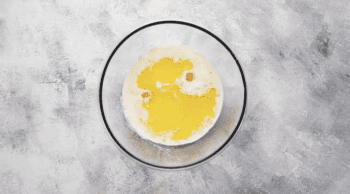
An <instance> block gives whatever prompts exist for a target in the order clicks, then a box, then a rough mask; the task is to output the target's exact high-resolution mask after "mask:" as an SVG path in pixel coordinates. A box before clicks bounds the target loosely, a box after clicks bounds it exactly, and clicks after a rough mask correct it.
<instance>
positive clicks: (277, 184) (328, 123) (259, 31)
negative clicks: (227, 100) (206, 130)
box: [0, 0, 350, 194]
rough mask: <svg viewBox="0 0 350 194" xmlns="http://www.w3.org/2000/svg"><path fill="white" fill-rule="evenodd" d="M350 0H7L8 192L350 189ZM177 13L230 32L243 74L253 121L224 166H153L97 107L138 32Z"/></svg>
mask: <svg viewBox="0 0 350 194" xmlns="http://www.w3.org/2000/svg"><path fill="white" fill-rule="evenodd" d="M349 18H350V1H347V0H342V1H341V0H337V1H326V0H305V1H298V0H285V1H254V0H244V1H243V0H238V1H219V2H217V1H214V0H213V1H151V0H145V1H133V2H131V1H104V0H102V1H71V0H66V1H61V0H56V1H55V0H52V1H50V0H40V1H26V0H23V1H19V0H0V65H1V66H0V67H1V68H0V79H1V80H0V193H1V194H7V193H11V194H12V193H45V194H46V193H73V194H77V193H84V194H86V193H332V194H333V193H349V190H350V170H349V168H350V149H349V148H350V132H349V130H350V129H349V127H350V119H349V117H350V98H349V96H350V68H349V63H350V55H349V49H350V20H349ZM164 19H177V20H183V21H187V22H192V23H195V24H197V25H200V26H202V27H204V28H207V29H208V30H210V31H212V32H213V33H214V34H216V35H217V36H219V37H220V38H222V39H223V40H224V41H225V42H226V43H227V44H228V45H229V46H230V47H231V49H232V50H233V52H234V53H235V54H236V56H237V58H238V59H239V61H240V62H241V65H242V67H243V69H244V71H245V74H246V78H247V84H248V91H249V93H248V95H249V101H248V102H249V103H248V108H247V112H246V119H245V121H244V123H243V125H242V127H241V130H240V131H239V133H238V134H237V136H236V138H235V139H234V141H233V142H232V143H231V144H230V145H229V147H228V148H227V149H226V150H225V151H224V152H223V153H222V154H221V155H220V156H218V157H216V158H215V159H214V160H211V161H210V162H209V163H207V164H205V165H202V166H200V167H198V168H193V169H191V170H186V171H177V172H164V171H156V170H152V169H148V168H146V167H144V166H141V165H139V164H137V163H135V162H134V161H132V160H130V159H129V158H127V157H126V156H125V155H124V154H123V153H121V152H120V151H119V150H118V149H116V147H115V145H114V144H113V142H112V141H111V140H110V138H109V137H108V135H107V133H105V129H104V125H103V122H102V121H101V117H100V112H99V107H98V94H97V92H98V87H99V78H100V75H101V73H102V70H103V67H104V65H105V64H104V62H105V60H106V58H107V57H108V56H109V54H110V52H111V51H112V50H113V49H114V47H115V46H116V45H117V44H118V43H119V41H121V40H122V38H124V37H125V36H126V35H127V34H128V33H130V32H131V31H132V30H134V29H135V28H138V27H140V26H141V25H144V24H146V23H150V22H153V21H158V20H164Z"/></svg>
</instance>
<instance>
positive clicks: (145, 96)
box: [141, 92, 149, 98]
mask: <svg viewBox="0 0 350 194" xmlns="http://www.w3.org/2000/svg"><path fill="white" fill-rule="evenodd" d="M141 96H142V98H147V97H149V93H148V92H144V93H143V94H142V95H141Z"/></svg>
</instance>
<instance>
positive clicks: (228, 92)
mask: <svg viewBox="0 0 350 194" xmlns="http://www.w3.org/2000/svg"><path fill="white" fill-rule="evenodd" d="M165 46H183V47H188V48H190V49H192V50H194V51H196V52H198V53H200V54H202V55H203V56H204V57H205V58H206V59H207V60H208V61H209V62H210V64H211V65H212V66H214V68H215V70H216V71H217V73H218V75H219V76H220V78H221V82H222V86H223V90H224V98H223V106H222V110H221V114H220V116H219V118H218V120H217V122H216V123H215V125H214V126H213V127H212V128H211V129H210V131H209V132H208V133H207V134H206V135H204V136H203V137H202V138H200V139H199V140H197V141H195V142H193V143H190V144H185V145H181V146H165V145H161V144H155V143H153V142H151V141H149V140H144V139H142V138H141V137H140V136H139V135H138V134H137V133H136V132H134V131H132V130H131V129H130V128H129V127H128V125H127V122H126V119H125V117H124V113H123V108H122V99H121V97H122V89H123V83H124V80H125V77H126V76H127V74H128V72H129V70H130V69H131V67H132V65H133V64H134V62H135V61H136V60H140V59H141V57H142V55H144V54H145V53H147V52H149V51H151V50H152V49H154V48H158V47H165ZM100 103H101V104H100V105H101V111H102V116H103V118H104V122H105V124H106V127H107V130H108V132H109V134H110V135H111V137H112V139H113V141H115V143H116V144H117V145H118V147H120V148H121V149H122V150H123V151H124V152H125V153H126V154H127V155H129V156H131V157H132V158H134V159H136V160H137V161H139V162H141V163H143V164H146V165H148V166H152V167H156V168H163V169H177V168H186V167H190V166H194V165H197V164H200V163H202V162H204V161H206V160H208V159H209V158H211V157H212V156H214V155H215V154H217V153H218V152H219V151H220V150H222V149H223V147H225V145H226V144H227V143H228V142H229V141H230V139H231V138H232V137H233V135H234V134H235V132H236V131H237V129H238V127H239V124H240V122H241V120H242V117H243V112H244V108H245V103H246V87H245V81H244V76H243V72H242V70H241V69H240V66H239V64H238V63H237V62H236V60H235V58H234V56H233V55H231V53H230V51H229V50H228V48H226V47H225V46H224V45H223V44H222V43H221V42H220V41H219V40H218V39H216V37H215V36H214V35H211V34H209V32H206V31H205V30H204V29H202V28H200V27H197V26H193V25H191V24H188V23H183V22H160V23H154V24H151V25H147V26H144V27H142V28H140V29H138V30H136V31H134V32H133V33H131V34H130V35H129V36H128V37H126V38H125V39H124V40H123V41H122V42H121V43H120V44H119V45H118V46H117V48H116V49H115V50H114V52H113V53H112V55H111V57H110V59H109V60H108V62H107V64H106V67H105V71H104V74H103V76H102V79H101V88H100Z"/></svg>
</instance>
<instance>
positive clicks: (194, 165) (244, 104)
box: [98, 20, 248, 170]
mask: <svg viewBox="0 0 350 194" xmlns="http://www.w3.org/2000/svg"><path fill="white" fill-rule="evenodd" d="M161 24H179V25H185V26H189V27H193V28H196V29H197V30H200V31H202V32H204V33H207V34H208V35H210V36H211V37H212V38H214V39H216V40H217V41H218V42H219V43H220V44H221V45H222V46H224V47H225V48H226V50H227V51H228V52H229V53H230V55H231V56H232V57H233V59H234V60H235V62H236V64H237V66H238V69H239V71H240V74H241V77H242V82H243V86H244V100H243V107H242V112H241V115H240V117H239V120H238V122H237V125H236V127H235V129H234V130H233V132H232V134H231V135H230V137H228V138H227V140H226V141H225V142H224V144H222V145H221V146H220V148H218V149H217V150H215V151H214V152H213V153H211V154H210V155H209V156H207V157H205V158H204V159H202V160H199V161H198V162H195V163H192V164H188V165H183V166H175V167H165V166H160V165H154V164H151V163H148V162H146V161H143V160H142V159H139V158H137V157H136V156H134V155H133V154H131V153H130V152H128V151H127V150H126V149H125V148H124V147H123V146H122V145H121V144H120V143H119V142H118V140H117V138H116V137H115V136H114V134H113V132H112V131H111V129H110V127H109V125H108V122H107V119H106V116H105V113H104V109H103V100H102V93H103V81H104V78H105V75H106V71H107V69H108V65H109V63H110V61H111V60H112V58H113V56H114V54H115V53H116V52H117V50H118V49H119V47H120V46H121V45H122V44H123V43H124V42H125V41H126V40H127V39H129V38H130V37H131V36H132V35H134V34H136V33H137V32H139V31H141V30H143V29H145V28H148V27H152V26H155V25H161ZM98 100H99V105H100V106H99V107H100V111H101V119H102V120H103V123H104V125H105V127H106V131H107V132H108V136H109V137H110V138H111V139H112V141H113V142H114V143H115V145H116V146H117V147H118V148H119V149H120V150H121V151H122V152H123V153H124V154H125V155H126V156H127V157H129V158H130V159H132V160H134V161H136V162H137V163H139V164H142V165H144V166H147V167H150V168H153V169H157V170H184V169H189V168H193V167H196V166H199V165H202V164H204V163H206V162H208V161H209V160H211V159H213V158H215V156H217V155H219V154H220V153H221V152H223V151H224V150H225V149H226V148H227V147H228V145H229V143H230V142H231V141H232V139H233V137H234V136H235V134H236V133H237V132H238V130H239V129H240V127H241V125H242V122H243V119H244V116H245V110H246V106H247V100H248V99H247V84H246V79H245V76H244V72H243V69H242V67H241V65H240V63H239V61H238V59H237V58H236V56H235V55H234V54H233V52H232V51H231V49H230V48H229V47H228V46H227V45H226V44H225V43H224V42H223V41H222V40H221V39H220V38H219V37H218V36H216V35H215V34H213V33H212V32H210V31H208V30H207V29H205V28H203V27H200V26H198V25H195V24H192V23H189V22H184V21H178V20H164V21H157V22H152V23H148V24H146V25H143V26H141V27H139V28H137V29H136V30H134V31H132V32H131V33H129V34H128V35H127V36H126V37H125V38H123V39H122V40H121V41H120V42H119V43H118V45H117V46H116V47H115V48H114V50H113V51H112V53H111V54H110V56H109V58H108V60H107V61H106V62H105V67H104V69H103V72H102V75H101V79H100V85H99V97H98Z"/></svg>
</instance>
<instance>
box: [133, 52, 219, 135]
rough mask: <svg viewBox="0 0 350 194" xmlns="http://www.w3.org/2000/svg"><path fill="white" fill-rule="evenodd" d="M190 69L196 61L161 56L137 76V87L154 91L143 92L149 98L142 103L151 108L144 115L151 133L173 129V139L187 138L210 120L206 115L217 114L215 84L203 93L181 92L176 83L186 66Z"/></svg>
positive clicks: (159, 133) (160, 132)
mask: <svg viewBox="0 0 350 194" xmlns="http://www.w3.org/2000/svg"><path fill="white" fill-rule="evenodd" d="M191 69H193V64H192V63H191V62H190V61H189V60H181V59H179V61H178V62H175V61H174V60H173V59H171V58H162V59H160V60H159V61H158V62H157V63H155V64H153V65H152V66H150V67H147V68H146V69H145V70H143V71H142V72H141V73H140V75H139V76H138V77H137V84H138V87H139V88H141V89H146V90H149V91H151V94H145V93H144V94H143V97H144V96H145V97H150V98H149V100H148V101H144V102H143V103H142V106H143V108H145V109H146V110H147V111H148V119H147V121H143V120H142V119H141V122H143V123H144V124H146V126H147V127H148V129H149V130H150V131H151V132H152V134H154V135H156V136H163V135H164V134H168V133H169V132H173V136H172V137H171V139H172V140H185V139H187V138H188V137H190V136H191V135H192V132H193V131H197V130H199V128H200V127H201V126H202V122H208V121H207V120H206V119H205V118H206V117H210V118H214V117H215V113H214V110H213V109H214V107H215V106H216V100H215V99H216V97H217V91H216V89H215V88H211V89H209V90H208V91H207V92H206V93H205V94H203V95H201V96H199V95H188V94H185V93H182V92H181V90H180V87H179V86H178V85H177V84H176V83H175V80H176V79H177V78H179V77H180V76H181V75H182V74H183V73H184V72H185V71H186V70H191ZM195 73H196V72H194V75H195ZM191 80H192V79H191ZM157 83H158V87H157ZM159 84H162V85H161V86H159Z"/></svg>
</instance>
